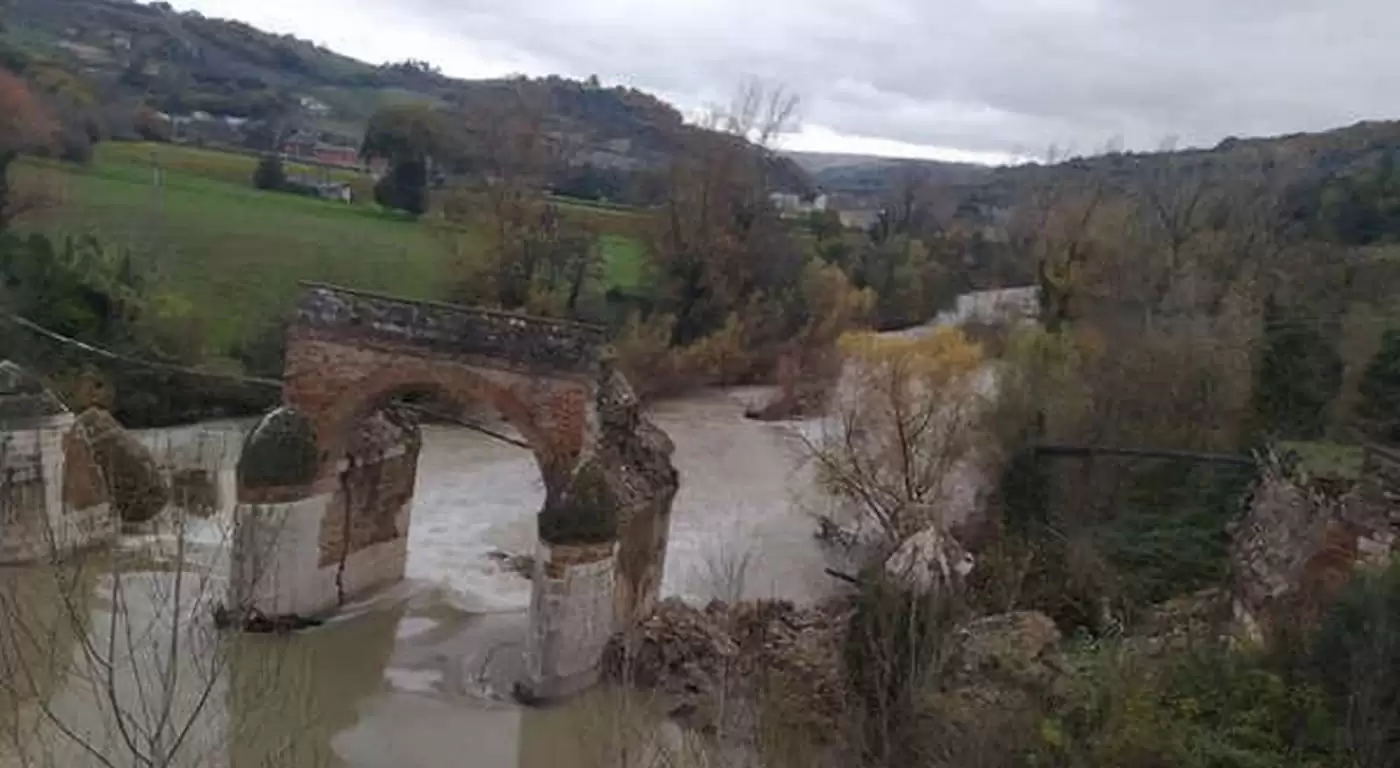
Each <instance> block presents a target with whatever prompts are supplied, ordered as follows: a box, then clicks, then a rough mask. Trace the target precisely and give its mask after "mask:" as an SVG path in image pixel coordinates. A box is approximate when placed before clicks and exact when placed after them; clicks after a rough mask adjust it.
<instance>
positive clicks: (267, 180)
mask: <svg viewBox="0 0 1400 768" xmlns="http://www.w3.org/2000/svg"><path fill="white" fill-rule="evenodd" d="M253 186H255V187H257V188H258V189H266V190H279V189H282V188H284V187H286V186H287V169H286V168H284V167H283V166H282V158H280V157H278V156H277V155H267V156H265V157H263V159H262V161H261V162H259V163H258V169H257V170H256V171H254V172H253Z"/></svg>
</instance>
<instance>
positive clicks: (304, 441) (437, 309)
mask: <svg viewBox="0 0 1400 768" xmlns="http://www.w3.org/2000/svg"><path fill="white" fill-rule="evenodd" d="M419 393H427V394H430V395H432V396H433V397H435V398H436V399H437V400H438V401H444V402H447V403H450V404H452V405H454V406H460V407H463V408H465V407H468V406H471V405H480V404H486V405H490V406H492V407H494V408H495V409H496V410H497V411H498V412H499V413H500V414H501V415H502V416H503V417H504V418H505V419H506V420H508V421H509V422H510V423H511V425H512V426H514V427H515V429H516V430H518V431H519V433H520V434H521V435H522V436H523V437H524V439H525V441H526V443H528V445H529V446H530V448H531V450H532V452H533V453H534V455H535V459H536V461H537V463H538V464H539V467H540V471H541V474H542V476H543V479H544V486H545V503H544V508H543V509H542V510H540V514H539V518H538V519H539V537H538V541H539V543H538V546H537V550H536V552H535V566H534V573H533V582H534V586H533V593H532V597H531V603H530V614H529V623H530V628H529V634H528V637H527V642H526V670H527V675H528V678H529V679H528V680H527V681H526V682H525V686H526V688H527V689H528V691H529V693H530V694H532V695H536V696H542V697H550V696H558V695H565V694H568V693H570V692H572V691H574V690H577V689H578V688H581V687H583V686H585V685H588V684H589V683H591V682H592V680H593V679H594V677H595V675H596V673H597V667H598V662H599V659H600V656H601V653H602V650H603V647H604V645H605V644H606V642H607V639H608V637H609V636H610V635H611V634H612V633H613V632H614V630H615V629H616V628H617V627H618V626H619V625H620V624H622V623H625V622H628V621H631V620H632V619H633V618H635V617H637V616H638V615H640V614H643V613H645V612H647V611H649V610H650V608H651V606H652V604H653V603H654V602H655V600H656V598H657V593H658V591H659V589H660V581H661V574H662V569H663V567H664V561H665V552H666V542H667V537H668V533H669V527H670V510H671V502H672V500H673V499H674V497H675V494H676V490H677V485H678V481H677V475H676V471H675V469H674V467H673V466H672V465H671V460H670V459H671V453H672V450H673V448H672V445H671V443H670V441H669V439H668V438H667V437H666V436H665V434H664V433H662V432H661V431H660V430H659V429H657V428H656V427H655V426H653V425H652V424H651V423H650V422H648V421H647V420H646V419H645V417H643V416H642V414H641V410H640V405H639V403H638V401H637V399H636V397H635V396H634V395H633V393H632V391H631V389H630V388H629V386H628V385H627V382H626V381H625V379H624V378H623V377H622V376H621V375H620V374H619V373H617V372H616V371H614V370H613V368H612V365H611V362H610V359H609V355H608V352H607V347H606V342H605V338H604V336H603V333H602V330H601V329H599V328H596V327H593V326H586V325H580V324H575V323H567V322H561V321H555V320H545V319H539V318H529V317H524V316H520V315H514V314H507V313H500V312H493V311H488V310H481V309H469V308H465V307H459V306H452V305H447V304H439V303H431V302H415V301H407V300H403V299H397V298H393V297H389V296H382V295H377V294H371V293H366V292H362V291H354V290H349V289H345V288H339V287H334V286H328V285H306V286H304V291H303V294H302V296H301V298H300V301H299V302H298V305H297V310H296V315H295V318H294V320H293V322H292V324H291V325H290V327H289V329H288V331H287V346H286V366H285V374H284V379H283V405H282V407H280V408H279V409H277V410H275V411H273V412H272V413H269V414H268V415H266V416H265V417H263V419H262V420H261V421H260V422H259V424H258V425H257V427H255V428H254V430H253V431H252V432H251V433H250V435H249V437H248V439H247V442H246V443H245V445H244V449H243V453H242V455H241V457H240V460H239V467H238V495H239V496H238V498H239V504H238V510H237V518H236V519H237V528H236V535H235V539H234V548H233V557H232V578H231V581H230V604H231V606H233V607H234V609H235V610H237V611H240V612H242V613H243V615H245V616H246V615H251V614H254V613H257V614H262V615H265V616H272V617H276V616H282V617H286V616H314V615H318V614H324V613H327V612H329V611H332V610H334V609H335V608H337V607H338V606H340V605H343V604H344V603H345V602H347V601H348V600H351V599H354V598H355V597H358V596H361V595H363V594H365V593H366V592H369V591H371V590H373V589H375V588H377V587H380V586H383V585H385V584H388V583H391V582H395V581H398V580H400V579H402V578H403V575H404V566H405V563H406V561H407V541H408V530H409V524H410V522H411V515H410V512H411V507H412V502H413V492H414V478H415V472H416V466H417V458H418V450H419V446H420V438H419V434H418V430H417V427H416V425H415V424H414V423H413V421H412V420H411V419H407V418H404V416H403V415H402V413H401V412H400V411H398V410H396V409H395V408H393V407H392V403H393V402H394V401H395V400H396V399H397V398H399V397H400V396H403V395H407V394H419ZM464 522H465V521H464Z"/></svg>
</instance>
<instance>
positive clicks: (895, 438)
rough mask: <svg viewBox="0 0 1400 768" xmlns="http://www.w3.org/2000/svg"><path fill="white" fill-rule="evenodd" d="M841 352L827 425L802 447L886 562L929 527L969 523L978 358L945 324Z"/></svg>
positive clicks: (847, 344) (869, 339)
mask: <svg viewBox="0 0 1400 768" xmlns="http://www.w3.org/2000/svg"><path fill="white" fill-rule="evenodd" d="M843 348H844V350H845V351H846V353H847V360H848V362H847V366H846V367H847V372H846V374H845V375H844V377H843V380H842V382H841V383H840V384H839V385H838V387H837V392H836V393H835V394H834V395H833V398H832V401H831V404H830V406H829V416H828V420H827V423H826V425H825V426H824V428H823V429H822V432H821V434H819V435H818V436H817V437H814V438H805V437H804V445H805V449H806V454H807V457H808V459H809V460H810V461H811V462H812V463H813V466H814V467H815V469H816V473H817V481H818V483H819V485H820V486H821V487H822V488H823V489H825V490H826V492H827V493H829V494H830V495H832V496H833V497H835V498H837V499H839V500H840V501H841V502H842V503H843V505H844V506H845V507H846V510H847V514H848V515H849V516H850V522H851V523H853V524H854V525H855V526H856V527H857V528H858V529H860V530H861V531H862V532H863V533H864V534H866V535H872V534H873V536H874V539H875V541H876V551H877V553H879V554H880V555H882V556H887V555H889V554H890V553H892V552H893V551H894V550H895V549H896V548H897V547H898V546H899V545H900V543H902V542H903V541H904V540H905V539H907V538H908V537H910V536H912V535H913V534H915V533H917V532H918V531H920V530H922V529H923V528H926V527H929V526H932V525H939V526H941V527H943V528H947V527H950V526H953V525H955V524H958V523H961V522H963V521H962V520H960V519H957V518H958V517H960V516H961V515H962V514H964V513H965V510H966V507H965V506H964V502H965V499H960V498H959V497H960V495H964V494H966V493H967V492H968V490H969V488H968V484H969V483H970V482H972V480H971V477H970V476H969V475H968V474H965V472H966V467H967V466H968V465H969V464H970V463H971V461H972V459H973V454H974V449H975V447H976V438H977V436H978V429H979V417H980V414H981V410H982V409H981V402H982V393H981V392H979V381H978V375H977V374H978V370H979V365H980V362H981V356H980V352H979V351H978V349H977V347H975V346H973V345H971V344H969V343H968V342H967V341H966V339H965V338H964V337H963V336H962V334H961V332H959V331H956V330H952V329H946V328H945V329H939V330H937V331H935V332H933V333H931V334H928V335H927V336H924V337H922V338H919V337H916V338H912V339H910V338H881V337H878V336H874V335H868V334H862V335H857V336H852V337H848V338H847V339H845V340H843ZM960 507H962V509H959V508H960Z"/></svg>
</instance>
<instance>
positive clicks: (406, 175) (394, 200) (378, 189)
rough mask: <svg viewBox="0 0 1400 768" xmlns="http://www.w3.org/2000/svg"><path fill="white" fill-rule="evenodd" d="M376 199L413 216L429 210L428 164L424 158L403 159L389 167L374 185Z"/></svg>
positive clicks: (388, 206)
mask: <svg viewBox="0 0 1400 768" xmlns="http://www.w3.org/2000/svg"><path fill="white" fill-rule="evenodd" d="M374 201H375V202H376V203H379V204H380V205H382V206H384V207H385V208H392V209H394V210H397V211H404V212H405V213H408V214H409V215H412V216H415V217H417V216H422V215H423V214H424V213H427V212H428V164H427V163H426V162H424V161H422V160H403V161H400V162H397V163H394V165H393V166H392V167H391V168H390V169H389V172H388V173H386V174H384V178H382V179H380V180H379V183H378V184H375V185H374Z"/></svg>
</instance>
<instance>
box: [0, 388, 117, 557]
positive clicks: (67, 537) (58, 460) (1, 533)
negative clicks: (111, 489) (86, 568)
mask: <svg viewBox="0 0 1400 768" xmlns="http://www.w3.org/2000/svg"><path fill="white" fill-rule="evenodd" d="M72 432H73V416H72V414H68V413H64V414H59V415H55V416H47V417H44V418H42V419H37V420H32V421H30V422H29V423H27V424H24V425H23V426H17V427H16V426H12V427H11V428H10V430H9V431H4V432H0V564H6V563H26V562H35V561H41V560H48V559H51V558H53V557H56V556H57V557H61V556H64V555H66V554H68V553H70V552H73V551H75V550H78V549H82V548H85V547H88V546H91V545H93V544H96V543H100V542H104V541H108V540H110V539H111V538H112V537H113V536H115V535H116V524H115V521H114V520H113V519H112V516H111V513H110V505H109V504H108V503H107V498H106V495H105V492H104V490H103V489H102V488H101V487H97V488H89V487H87V486H88V481H90V480H92V479H94V478H95V477H96V478H100V475H99V474H97V470H96V467H95V465H94V464H93V463H92V462H91V457H90V455H89V454H87V453H84V452H81V451H75V450H73V449H74V445H73V438H72ZM70 455H71V456H72V458H73V459H74V461H73V462H72V463H71V464H70V462H69V457H70ZM85 457H86V459H87V460H86V461H84V458H85Z"/></svg>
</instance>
